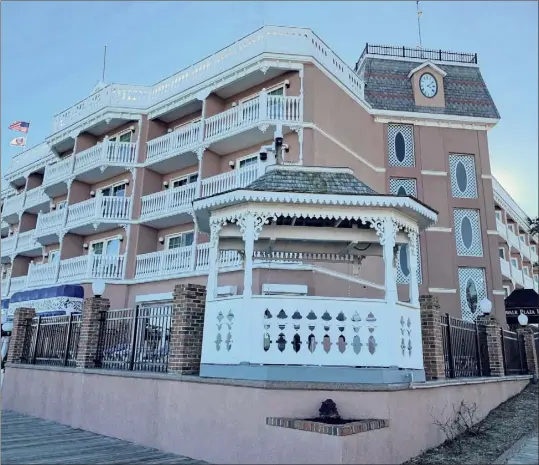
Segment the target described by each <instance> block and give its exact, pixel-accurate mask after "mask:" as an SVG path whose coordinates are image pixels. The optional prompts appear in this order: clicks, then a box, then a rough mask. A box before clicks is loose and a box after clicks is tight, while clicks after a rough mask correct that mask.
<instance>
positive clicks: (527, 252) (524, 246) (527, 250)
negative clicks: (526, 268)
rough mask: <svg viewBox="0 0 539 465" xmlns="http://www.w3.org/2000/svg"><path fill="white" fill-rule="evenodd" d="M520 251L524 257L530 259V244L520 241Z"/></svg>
mask: <svg viewBox="0 0 539 465" xmlns="http://www.w3.org/2000/svg"><path fill="white" fill-rule="evenodd" d="M520 252H521V253H522V255H524V257H526V258H527V259H528V260H530V259H531V250H530V246H529V245H527V244H525V243H524V242H522V241H520Z"/></svg>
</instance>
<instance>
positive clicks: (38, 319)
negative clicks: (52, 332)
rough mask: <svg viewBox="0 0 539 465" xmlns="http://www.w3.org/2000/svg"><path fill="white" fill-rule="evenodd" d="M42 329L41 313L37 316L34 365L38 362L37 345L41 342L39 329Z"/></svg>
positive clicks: (33, 351) (33, 353) (33, 348)
mask: <svg viewBox="0 0 539 465" xmlns="http://www.w3.org/2000/svg"><path fill="white" fill-rule="evenodd" d="M40 329H41V315H38V316H37V325H36V335H35V336H34V344H33V347H32V362H31V363H32V365H35V364H36V355H37V345H38V342H39V330H40Z"/></svg>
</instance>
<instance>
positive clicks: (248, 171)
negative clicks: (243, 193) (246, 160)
mask: <svg viewBox="0 0 539 465" xmlns="http://www.w3.org/2000/svg"><path fill="white" fill-rule="evenodd" d="M262 174H263V172H262V165H259V164H257V165H252V166H248V167H246V168H239V169H236V170H233V171H229V172H228V173H222V174H218V175H217V176H211V177H209V178H206V179H203V180H202V182H201V184H202V191H201V195H200V196H201V197H209V196H212V195H216V194H220V193H222V192H227V191H231V190H233V189H241V188H242V187H246V186H248V185H249V184H251V183H252V182H253V181H255V180H256V179H258V178H259V177H260V176H262Z"/></svg>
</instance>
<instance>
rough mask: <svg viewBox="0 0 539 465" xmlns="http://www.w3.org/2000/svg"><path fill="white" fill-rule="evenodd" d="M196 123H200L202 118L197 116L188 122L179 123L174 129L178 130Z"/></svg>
mask: <svg viewBox="0 0 539 465" xmlns="http://www.w3.org/2000/svg"><path fill="white" fill-rule="evenodd" d="M194 123H200V118H195V119H193V120H191V121H187V123H182V124H178V125H177V126H174V128H173V130H174V131H178V130H179V129H181V128H183V127H185V126H187V125H188V124H194Z"/></svg>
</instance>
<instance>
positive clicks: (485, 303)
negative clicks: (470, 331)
mask: <svg viewBox="0 0 539 465" xmlns="http://www.w3.org/2000/svg"><path fill="white" fill-rule="evenodd" d="M479 309H480V310H481V313H482V314H483V315H490V312H492V302H491V301H490V300H488V299H483V300H482V301H481V302H479Z"/></svg>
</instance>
